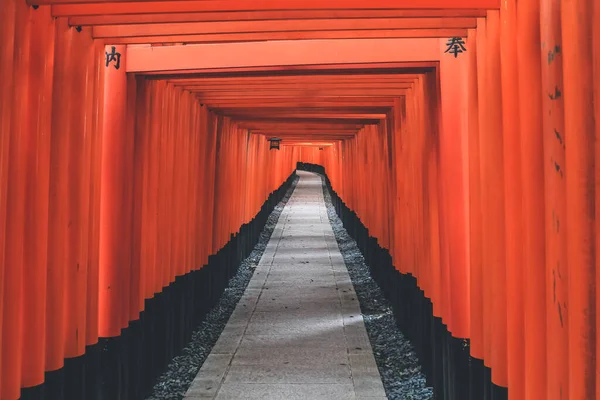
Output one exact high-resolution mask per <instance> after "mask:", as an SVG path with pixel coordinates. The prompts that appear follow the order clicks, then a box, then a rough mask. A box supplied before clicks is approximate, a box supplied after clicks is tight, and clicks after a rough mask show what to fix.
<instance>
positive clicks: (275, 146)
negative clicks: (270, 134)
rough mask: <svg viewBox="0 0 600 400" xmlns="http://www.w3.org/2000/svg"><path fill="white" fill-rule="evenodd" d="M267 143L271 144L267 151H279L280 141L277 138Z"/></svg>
mask: <svg viewBox="0 0 600 400" xmlns="http://www.w3.org/2000/svg"><path fill="white" fill-rule="evenodd" d="M269 142H271V145H270V146H269V150H273V149H275V150H279V144H280V143H281V139H279V138H270V139H269Z"/></svg>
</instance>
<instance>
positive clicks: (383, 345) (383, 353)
mask: <svg viewBox="0 0 600 400" xmlns="http://www.w3.org/2000/svg"><path fill="white" fill-rule="evenodd" d="M321 179H322V180H323V178H321ZM323 194H324V196H325V204H326V205H327V214H328V216H329V222H331V225H332V227H333V232H334V234H335V238H336V240H337V243H338V246H339V248H340V252H341V253H342V256H343V257H344V262H345V263H346V266H347V267H348V273H349V274H350V279H351V280H352V284H353V285H354V289H355V290H356V294H357V296H358V300H359V302H360V309H361V311H362V314H363V318H364V321H365V326H366V328H367V332H368V334H369V338H370V340H371V347H373V352H374V355H375V361H376V362H377V367H378V368H379V373H380V375H381V379H382V381H383V386H384V388H385V392H386V394H387V396H388V399H390V400H396V399H398V400H429V399H433V389H432V388H431V387H428V386H427V384H426V383H425V375H424V374H423V373H422V372H421V367H420V365H419V361H418V359H417V356H416V354H415V351H414V348H413V347H412V344H411V343H410V341H409V340H408V339H407V338H406V337H405V336H404V335H403V334H402V332H400V330H399V329H398V327H397V326H396V321H395V319H394V315H393V313H392V308H391V305H390V304H389V302H388V301H387V300H386V299H385V297H384V295H383V292H382V291H381V289H380V288H379V286H378V285H377V283H376V282H375V281H374V280H373V278H371V274H370V272H369V267H368V266H367V265H366V264H365V259H364V257H363V255H362V253H361V252H360V250H359V249H358V247H357V245H356V242H355V241H354V239H352V237H350V235H349V234H348V232H347V231H346V229H344V225H343V224H342V221H341V220H340V218H339V217H338V216H337V214H336V212H335V208H334V206H333V204H332V202H331V195H330V193H329V190H328V189H327V186H326V184H325V182H324V180H323Z"/></svg>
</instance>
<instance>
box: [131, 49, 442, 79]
mask: <svg viewBox="0 0 600 400" xmlns="http://www.w3.org/2000/svg"><path fill="white" fill-rule="evenodd" d="M137 46H141V47H153V46H150V45H148V44H146V45H137ZM129 47H134V46H128V48H129ZM438 64H439V61H397V62H377V63H341V64H321V65H319V64H312V65H284V66H277V65H271V66H262V67H260V66H253V67H221V68H218V67H217V68H192V69H185V70H181V69H178V70H168V71H161V70H151V71H146V72H144V71H140V72H138V74H140V75H145V76H146V78H147V79H160V80H163V79H178V78H182V77H196V78H198V77H236V78H239V77H247V76H270V75H277V76H301V75H305V76H309V75H321V74H322V75H332V74H335V73H338V74H348V73H367V72H368V73H371V74H373V75H379V74H381V73H384V72H387V73H396V74H409V73H410V74H416V73H424V72H427V71H430V70H433V69H435V68H436V67H437V66H438Z"/></svg>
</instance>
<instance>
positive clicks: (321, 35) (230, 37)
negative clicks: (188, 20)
mask: <svg viewBox="0 0 600 400" xmlns="http://www.w3.org/2000/svg"><path fill="white" fill-rule="evenodd" d="M466 36H467V29H458V28H442V29H386V30H342V31H292V32H250V33H215V34H202V35H167V36H134V37H130V36H127V37H113V38H106V39H105V40H108V41H110V43H111V44H171V43H174V44H202V43H204V44H208V43H228V42H257V41H268V40H308V39H313V40H314V39H337V40H340V39H386V38H389V39H394V38H416V39H425V38H449V37H466Z"/></svg>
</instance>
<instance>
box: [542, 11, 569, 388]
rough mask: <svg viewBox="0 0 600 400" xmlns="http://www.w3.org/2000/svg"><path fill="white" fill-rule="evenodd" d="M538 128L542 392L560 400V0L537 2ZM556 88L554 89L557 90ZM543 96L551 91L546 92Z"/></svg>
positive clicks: (563, 328) (564, 367) (564, 347)
mask: <svg viewBox="0 0 600 400" xmlns="http://www.w3.org/2000/svg"><path fill="white" fill-rule="evenodd" d="M540 6H541V7H540V34H541V43H542V46H541V51H540V55H541V59H540V65H541V71H542V73H541V78H542V88H541V94H542V129H543V131H542V132H543V134H542V137H543V142H544V160H543V169H544V191H545V198H546V200H545V231H546V279H545V284H546V332H547V340H546V354H547V376H546V388H547V390H546V396H547V399H548V400H561V399H564V398H565V397H567V396H568V393H569V368H568V365H569V364H568V340H569V339H568V322H569V311H568V307H567V302H568V290H567V289H568V288H567V286H568V272H569V271H568V262H567V249H566V243H567V242H566V240H567V237H566V229H565V226H566V224H567V219H566V215H567V210H566V205H565V201H566V197H565V196H566V192H565V173H566V171H565V149H566V142H565V141H566V138H565V124H564V103H563V100H564V97H563V96H562V95H560V96H557V95H556V93H557V92H560V93H562V92H564V86H563V79H562V64H563V57H562V48H563V43H562V37H561V24H560V7H561V6H560V2H559V1H556V0H553V1H543V2H541V3H540ZM557 89H558V90H557ZM549 94H552V96H550V95H549Z"/></svg>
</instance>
